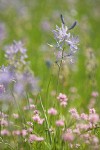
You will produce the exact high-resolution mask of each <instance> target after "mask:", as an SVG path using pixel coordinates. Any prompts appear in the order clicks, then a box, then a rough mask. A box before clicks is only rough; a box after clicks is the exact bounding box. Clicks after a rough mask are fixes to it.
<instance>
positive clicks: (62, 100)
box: [57, 93, 68, 107]
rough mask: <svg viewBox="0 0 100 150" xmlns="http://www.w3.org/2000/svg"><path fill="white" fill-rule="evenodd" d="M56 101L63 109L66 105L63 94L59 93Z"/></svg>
mask: <svg viewBox="0 0 100 150" xmlns="http://www.w3.org/2000/svg"><path fill="white" fill-rule="evenodd" d="M57 99H58V100H59V102H60V105H61V106H64V107H65V106H66V105H67V101H68V98H67V96H66V95H65V94H62V93H60V94H59V96H58V97H57Z"/></svg>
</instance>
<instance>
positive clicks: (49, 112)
mask: <svg viewBox="0 0 100 150" xmlns="http://www.w3.org/2000/svg"><path fill="white" fill-rule="evenodd" d="M48 114H50V115H57V110H56V109H55V108H50V109H48Z"/></svg>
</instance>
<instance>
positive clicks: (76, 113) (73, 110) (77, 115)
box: [69, 108, 80, 119]
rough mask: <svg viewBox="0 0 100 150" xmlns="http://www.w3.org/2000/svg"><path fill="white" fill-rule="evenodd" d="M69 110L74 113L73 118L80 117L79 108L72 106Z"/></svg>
mask: <svg viewBox="0 0 100 150" xmlns="http://www.w3.org/2000/svg"><path fill="white" fill-rule="evenodd" d="M69 112H70V113H71V115H72V117H73V118H75V119H80V117H79V114H78V112H77V110H76V109H75V108H71V109H70V110H69Z"/></svg>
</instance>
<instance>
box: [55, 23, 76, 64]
mask: <svg viewBox="0 0 100 150" xmlns="http://www.w3.org/2000/svg"><path fill="white" fill-rule="evenodd" d="M75 25H76V24H75ZM71 29H72V28H71ZM69 31H70V28H68V27H67V26H66V25H65V23H64V22H62V25H61V27H58V26H56V29H55V30H53V33H54V38H55V40H56V48H57V51H56V52H55V55H56V59H57V60H56V62H58V61H59V60H61V59H66V58H68V59H69V60H70V62H73V61H72V59H73V57H72V56H73V55H74V53H75V52H76V51H77V50H78V44H79V39H78V37H74V36H73V35H71V33H70V32H69ZM66 46H68V48H67V47H66ZM59 54H60V55H59Z"/></svg>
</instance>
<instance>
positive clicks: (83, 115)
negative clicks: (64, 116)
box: [80, 113, 88, 120]
mask: <svg viewBox="0 0 100 150" xmlns="http://www.w3.org/2000/svg"><path fill="white" fill-rule="evenodd" d="M80 117H81V119H83V120H88V115H87V114H85V113H82V114H81V115H80Z"/></svg>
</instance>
